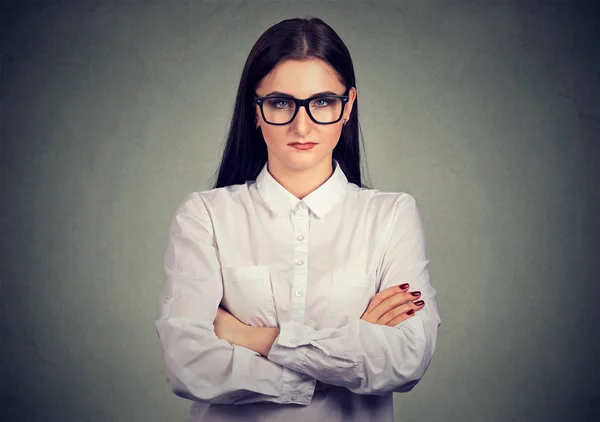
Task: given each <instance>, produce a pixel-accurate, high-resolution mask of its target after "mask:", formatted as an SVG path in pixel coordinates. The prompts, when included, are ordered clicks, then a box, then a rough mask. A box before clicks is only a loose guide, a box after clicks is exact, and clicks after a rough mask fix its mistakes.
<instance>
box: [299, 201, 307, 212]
mask: <svg viewBox="0 0 600 422" xmlns="http://www.w3.org/2000/svg"><path fill="white" fill-rule="evenodd" d="M297 208H298V209H299V210H303V209H305V208H306V205H304V202H300V203H299V204H298V207H297Z"/></svg>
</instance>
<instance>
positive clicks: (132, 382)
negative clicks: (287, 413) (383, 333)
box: [1, 1, 600, 422]
mask: <svg viewBox="0 0 600 422" xmlns="http://www.w3.org/2000/svg"><path fill="white" fill-rule="evenodd" d="M306 15H312V16H318V17H321V18H322V19H324V20H325V21H326V22H328V23H329V24H330V25H332V27H333V28H334V29H335V30H336V31H337V32H338V33H339V35H340V36H341V37H342V39H343V40H344V41H345V42H346V43H347V45H348V47H349V49H350V51H351V54H352V56H353V60H354V64H355V69H356V73H357V80H358V82H357V89H358V96H359V116H360V122H361V124H362V129H363V134H364V139H365V146H366V150H367V154H366V155H365V156H364V158H365V162H366V164H368V168H369V173H368V174H369V175H370V182H371V183H372V184H373V186H374V187H375V188H378V189H381V190H391V191H405V192H409V193H411V194H413V195H414V196H415V197H416V199H417V202H418V204H419V207H420V212H421V215H422V217H423V221H424V228H425V236H426V242H427V252H428V258H429V259H430V260H431V263H430V275H431V282H432V284H433V285H434V287H435V288H436V289H437V291H438V295H439V296H438V307H439V310H440V315H441V317H442V326H441V327H440V333H439V340H438V347H437V350H436V356H435V358H434V360H433V363H432V364H431V366H430V367H429V370H428V372H427V374H426V375H425V377H424V379H423V380H422V381H421V382H420V384H419V385H417V387H415V389H414V390H413V391H411V392H410V393H408V394H396V395H395V400H396V419H397V420H398V421H470V420H476V421H493V422H495V421H527V422H529V421H575V420H577V421H591V420H593V419H596V420H598V417H599V416H600V415H599V412H600V411H599V406H600V404H599V400H600V398H599V394H600V393H599V384H600V370H599V359H598V356H600V344H599V342H600V340H599V337H600V335H599V332H600V330H599V329H598V316H599V315H598V300H599V298H600V291H599V285H600V283H599V281H600V266H599V264H598V261H599V259H598V258H600V256H599V253H598V251H599V249H600V242H599V230H598V229H599V208H600V207H599V205H600V198H599V196H600V188H599V185H600V170H599V167H600V166H599V161H600V160H599V158H600V142H599V134H600V77H599V75H600V56H599V51H600V47H599V46H598V43H599V41H600V34H599V29H598V25H597V24H598V21H600V9H599V7H598V6H597V5H594V4H591V3H582V2H576V3H575V2H559V3H548V2H544V3H534V2H523V1H520V2H483V1H479V2H469V3H467V2H430V1H429V2H417V1H414V2H394V3H391V2H379V1H378V2H332V1H329V2H318V3H317V2H298V1H296V2H290V3H283V2H266V1H248V2H232V1H228V2H218V3H217V2H203V3H199V2H181V1H178V2H172V1H169V2H167V1H161V2H157V1H154V2H147V1H145V2H141V1H139V2H137V1H135V2H134V1H129V2H125V1H122V2H121V1H110V2H109V1H101V2H85V1H62V2H60V3H50V2H37V3H31V2H15V1H9V2H7V1H5V2H4V6H3V10H2V69H1V71H2V132H1V141H2V145H1V148H2V150H1V151H2V162H1V164H2V167H1V168H2V170H1V180H2V184H1V189H2V191H1V194H2V220H1V223H2V225H1V230H2V233H1V235H2V237H1V241H2V256H1V258H2V261H1V262H2V267H1V286H2V315H1V317H2V335H1V350H2V365H1V375H2V379H1V382H2V415H1V419H2V420H3V421H177V420H179V421H183V420H185V415H186V413H187V409H188V407H189V405H190V402H189V401H187V400H184V399H181V398H178V397H176V396H175V395H173V394H172V393H171V392H170V391H169V390H168V388H167V386H166V383H165V379H164V375H163V372H162V371H163V362H162V355H161V353H162V351H161V346H160V343H159V341H158V336H157V334H156V332H155V331H154V328H153V325H152V321H153V320H154V318H155V317H156V316H157V311H158V291H159V288H160V285H161V284H162V282H163V275H162V258H163V253H164V250H165V247H166V241H167V234H168V227H169V223H170V219H171V218H172V216H173V213H174V211H175V208H176V206H177V204H178V203H179V202H180V201H181V200H182V199H183V197H184V196H185V195H186V194H188V193H189V192H191V191H193V190H203V189H207V188H209V186H210V184H211V183H212V181H213V179H212V176H213V174H214V172H215V170H216V168H217V164H218V159H219V157H220V152H221V148H222V146H223V142H224V140H225V136H226V130H227V126H228V123H229V120H230V118H231V113H232V107H233V101H234V97H235V92H236V89H237V84H238V81H239V78H240V75H241V71H242V67H243V64H244V61H245V59H246V57H247V54H248V52H249V51H250V48H251V47H252V45H253V43H254V42H255V40H256V39H257V38H258V36H259V35H260V34H261V33H262V32H263V31H264V30H266V29H267V28H268V27H269V26H271V25H273V24H275V23H277V22H279V21H280V20H282V19H286V18H289V17H296V16H306Z"/></svg>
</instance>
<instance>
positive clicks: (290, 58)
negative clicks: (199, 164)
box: [154, 18, 441, 422]
mask: <svg viewBox="0 0 600 422" xmlns="http://www.w3.org/2000/svg"><path fill="white" fill-rule="evenodd" d="M355 85H356V84H355V77H354V70H353V65H352V61H351V58H350V54H349V52H348V50H347V48H346V46H345V45H344V43H343V42H342V41H341V40H340V38H339V37H338V35H337V34H336V33H335V32H334V31H333V29H331V27H329V26H328V25H327V24H326V23H324V22H323V21H322V20H320V19H317V18H312V19H309V20H307V19H289V20H284V21H282V22H280V23H278V24H277V25H275V26H273V27H271V28H269V29H268V30H267V31H266V32H265V33H264V34H263V35H262V36H261V37H260V38H259V39H258V41H257V42H256V44H255V45H254V47H253V48H252V50H251V52H250V55H249V57H248V59H247V61H246V65H245V67H244V70H243V74H242V77H241V81H240V85H239V88H238V93H237V99H236V104H235V111H234V115H233V120H232V123H231V128H230V132H229V137H228V140H227V144H226V147H225V150H224V154H223V159H222V162H221V166H220V169H219V172H218V178H217V182H216V185H215V186H214V188H213V189H212V190H207V191H202V192H194V193H191V194H189V195H188V196H187V197H186V198H185V199H184V200H183V202H182V203H181V204H180V206H179V208H178V209H177V211H176V213H175V216H174V218H173V220H172V223H171V229H170V234H169V242H168V247H167V250H166V253H165V260H164V269H165V273H166V281H165V284H164V286H163V289H162V291H161V294H160V299H161V302H160V316H159V318H158V319H157V320H156V321H155V322H154V324H155V327H156V330H157V332H158V335H159V338H160V341H161V344H162V347H163V349H164V360H165V374H166V378H167V383H168V385H169V387H170V388H171V389H172V391H173V392H174V393H175V394H176V395H178V396H180V397H184V398H187V399H190V400H192V401H193V404H192V407H191V409H190V413H189V418H188V421H223V422H225V421H227V422H230V421H285V420H287V421H311V422H316V421H331V422H333V421H344V422H350V421H360V422H364V421H393V420H394V412H393V399H392V395H393V392H407V391H410V390H411V389H412V388H413V387H414V386H415V385H416V384H417V383H418V382H419V380H420V379H421V378H422V377H423V375H424V373H425V371H426V369H427V367H428V365H429V363H430V362H431V359H432V357H433V352H434V349H435V344H436V337H437V328H438V326H439V325H440V323H441V320H440V317H439V315H438V312H437V307H436V302H435V298H436V291H435V289H434V288H433V287H432V286H431V284H430V282H429V274H428V270H427V265H428V262H429V261H428V260H427V259H426V256H425V244H424V237H423V229H422V226H421V219H420V216H419V213H418V210H417V206H416V201H415V199H414V198H413V197H412V196H411V195H409V194H407V193H393V192H381V191H378V190H375V189H370V188H367V187H365V186H364V185H363V184H362V183H361V173H360V152H359V137H358V128H359V125H358V100H357V95H356V94H357V93H356V87H355ZM409 285H410V286H409ZM417 299H419V300H417Z"/></svg>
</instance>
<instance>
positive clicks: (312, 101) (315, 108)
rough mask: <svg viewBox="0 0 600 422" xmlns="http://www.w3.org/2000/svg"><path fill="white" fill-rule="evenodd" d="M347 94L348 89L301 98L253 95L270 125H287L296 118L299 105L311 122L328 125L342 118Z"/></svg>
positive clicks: (281, 95)
mask: <svg viewBox="0 0 600 422" xmlns="http://www.w3.org/2000/svg"><path fill="white" fill-rule="evenodd" d="M347 94H348V90H346V92H345V95H333V94H317V95H313V96H312V97H309V98H305V99H303V100H302V99H299V98H294V97H292V96H291V95H286V94H278V95H269V96H266V97H256V96H255V97H254V103H255V104H258V106H259V107H260V113H261V114H262V117H263V120H264V121H265V122H266V123H268V124H270V125H276V126H283V125H287V124H288V123H290V122H291V121H292V120H294V118H296V115H297V114H298V110H300V107H304V108H305V109H306V113H307V114H308V117H310V119H311V120H312V121H313V122H315V123H318V124H320V125H330V124H333V123H337V122H339V121H340V119H341V118H342V115H343V114H344V107H345V105H346V103H347V102H348V100H349V99H350V97H349V96H348V95H347Z"/></svg>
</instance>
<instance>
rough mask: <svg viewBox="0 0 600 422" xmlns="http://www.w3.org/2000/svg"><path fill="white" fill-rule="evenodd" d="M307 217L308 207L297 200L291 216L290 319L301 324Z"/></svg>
mask: <svg viewBox="0 0 600 422" xmlns="http://www.w3.org/2000/svg"><path fill="white" fill-rule="evenodd" d="M309 218H310V217H309V213H308V207H307V206H306V204H305V203H304V202H299V203H298V205H297V206H296V209H295V211H294V213H293V216H292V224H293V227H294V236H295V241H294V271H293V281H292V294H291V304H290V319H291V320H292V321H295V322H299V323H301V324H304V320H305V313H306V287H307V285H308V262H307V260H308V227H309Z"/></svg>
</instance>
